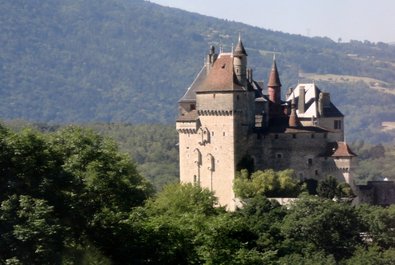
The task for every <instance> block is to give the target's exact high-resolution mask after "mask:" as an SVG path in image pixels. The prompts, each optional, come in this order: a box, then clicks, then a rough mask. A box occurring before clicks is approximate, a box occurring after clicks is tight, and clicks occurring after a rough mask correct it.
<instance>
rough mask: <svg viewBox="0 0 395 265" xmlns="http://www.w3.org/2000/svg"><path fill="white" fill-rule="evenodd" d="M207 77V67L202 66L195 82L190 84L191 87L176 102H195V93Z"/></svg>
mask: <svg viewBox="0 0 395 265" xmlns="http://www.w3.org/2000/svg"><path fill="white" fill-rule="evenodd" d="M206 77H207V67H206V66H205V65H204V66H203V67H202V69H201V70H200V72H199V73H198V74H197V76H196V78H195V80H194V81H193V82H192V84H191V86H190V87H189V88H188V90H187V92H185V94H184V96H183V97H182V98H181V99H180V100H179V101H178V102H194V101H196V91H197V90H198V89H199V87H200V86H201V85H202V83H203V81H204V80H205V79H206Z"/></svg>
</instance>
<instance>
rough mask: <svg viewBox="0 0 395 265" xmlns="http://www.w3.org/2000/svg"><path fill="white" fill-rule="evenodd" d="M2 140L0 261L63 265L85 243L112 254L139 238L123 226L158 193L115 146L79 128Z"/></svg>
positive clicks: (27, 132)
mask: <svg viewBox="0 0 395 265" xmlns="http://www.w3.org/2000/svg"><path fill="white" fill-rule="evenodd" d="M0 137H1V139H0V148H1V150H2V152H1V155H0V165H1V173H2V174H1V177H0V187H1V195H0V201H1V202H2V204H1V205H2V208H1V212H0V226H1V228H2V229H1V231H2V240H0V243H1V244H2V247H1V249H2V251H0V260H4V261H5V260H9V262H8V261H7V262H8V263H14V264H17V263H18V262H21V263H22V264H60V262H61V260H64V261H67V260H73V258H72V257H69V256H68V255H74V254H72V253H76V252H78V250H79V252H83V250H81V249H84V246H82V245H81V243H80V242H87V249H90V250H92V249H93V250H94V249H96V248H95V247H93V248H89V244H90V243H89V242H90V241H93V242H95V244H96V247H97V249H101V250H103V251H104V252H105V254H107V255H108V256H111V252H112V251H113V250H114V249H122V248H119V247H115V245H112V244H111V243H109V242H118V243H119V244H121V239H125V238H121V237H120V235H128V236H130V235H133V233H131V232H130V227H129V226H125V225H122V224H123V221H124V220H127V219H128V215H129V213H130V212H131V211H133V209H134V208H135V207H136V206H140V205H142V204H143V202H144V201H145V199H146V198H147V197H148V196H150V195H151V194H152V188H151V186H150V185H149V183H148V182H147V181H146V180H144V179H143V178H142V177H141V176H140V175H139V174H138V173H137V171H136V168H135V166H134V164H132V163H131V162H130V159H129V157H128V156H126V155H124V154H121V153H119V151H118V149H117V147H116V145H115V144H114V142H113V141H110V140H109V139H107V138H103V137H102V136H99V135H97V134H95V133H93V132H92V131H89V130H84V129H81V128H77V127H68V128H65V129H63V130H60V131H58V132H56V133H52V134H41V133H38V132H35V131H33V130H29V129H26V130H23V131H21V132H20V133H13V132H10V131H8V130H7V129H5V128H3V127H1V130H0ZM114 227H117V232H116V231H114V229H113V228H114ZM3 232H4V233H3ZM64 232H66V233H64ZM132 243H133V241H131V244H132ZM116 246H118V245H116ZM70 253H71V254H70ZM124 253H126V252H124ZM80 256H81V258H84V257H87V255H85V254H82V255H80ZM124 256H125V255H124ZM90 259H91V260H94V258H92V257H91V258H90ZM77 260H78V258H77ZM101 260H105V258H103V259H101ZM114 260H116V259H114ZM74 261H75V259H74ZM120 264H122V263H120Z"/></svg>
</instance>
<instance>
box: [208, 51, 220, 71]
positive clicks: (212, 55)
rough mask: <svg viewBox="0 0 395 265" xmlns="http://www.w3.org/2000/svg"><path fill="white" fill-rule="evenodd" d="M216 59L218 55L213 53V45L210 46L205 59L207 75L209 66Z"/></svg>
mask: <svg viewBox="0 0 395 265" xmlns="http://www.w3.org/2000/svg"><path fill="white" fill-rule="evenodd" d="M217 57H218V54H216V53H215V47H214V46H213V45H211V46H210V50H209V53H208V54H207V59H206V66H207V74H208V73H209V71H210V69H211V66H212V65H213V64H214V62H215V60H216V59H217Z"/></svg>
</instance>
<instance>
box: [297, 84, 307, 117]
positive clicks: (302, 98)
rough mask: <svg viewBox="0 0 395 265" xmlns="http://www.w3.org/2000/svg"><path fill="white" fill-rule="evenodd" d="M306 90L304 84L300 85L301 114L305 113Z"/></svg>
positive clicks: (299, 102) (299, 105)
mask: <svg viewBox="0 0 395 265" xmlns="http://www.w3.org/2000/svg"><path fill="white" fill-rule="evenodd" d="M305 93H306V92H305V91H304V86H300V87H299V100H298V110H299V114H303V113H304V112H305Z"/></svg>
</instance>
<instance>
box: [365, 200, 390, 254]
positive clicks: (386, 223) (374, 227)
mask: <svg viewBox="0 0 395 265" xmlns="http://www.w3.org/2000/svg"><path fill="white" fill-rule="evenodd" d="M357 210H358V213H359V215H360V216H361V219H362V221H363V225H364V227H365V229H366V232H367V233H366V234H367V236H368V237H369V238H371V240H372V242H373V243H374V244H376V245H377V246H379V247H380V248H381V249H389V248H395V205H391V206H389V207H387V208H384V207H380V206H372V205H361V206H359V207H358V208H357Z"/></svg>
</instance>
